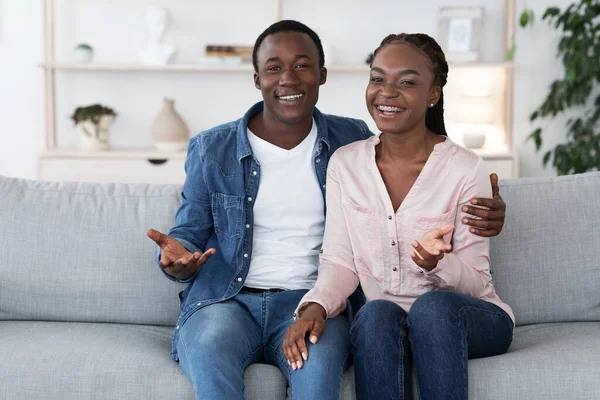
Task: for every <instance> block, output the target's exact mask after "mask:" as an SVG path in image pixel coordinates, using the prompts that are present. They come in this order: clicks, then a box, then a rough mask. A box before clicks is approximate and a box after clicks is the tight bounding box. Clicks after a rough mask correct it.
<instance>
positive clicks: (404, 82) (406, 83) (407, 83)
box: [400, 80, 415, 86]
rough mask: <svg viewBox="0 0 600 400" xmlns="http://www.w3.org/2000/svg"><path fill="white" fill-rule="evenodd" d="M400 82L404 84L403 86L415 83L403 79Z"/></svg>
mask: <svg viewBox="0 0 600 400" xmlns="http://www.w3.org/2000/svg"><path fill="white" fill-rule="evenodd" d="M400 84H401V85H404V86H411V85H414V84H415V83H414V82H413V81H406V80H404V81H400Z"/></svg>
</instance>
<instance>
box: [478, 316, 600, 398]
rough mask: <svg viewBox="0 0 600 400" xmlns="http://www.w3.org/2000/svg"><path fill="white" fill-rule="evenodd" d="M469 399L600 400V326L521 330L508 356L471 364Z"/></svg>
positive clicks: (547, 326)
mask: <svg viewBox="0 0 600 400" xmlns="http://www.w3.org/2000/svg"><path fill="white" fill-rule="evenodd" d="M469 398H470V399H489V400H512V399H528V400H535V399H540V400H541V399H570V400H575V399H581V400H584V399H585V400H588V399H599V398H600V322H572V323H556V324H540V325H528V326H521V327H517V328H516V330H515V335H514V338H513V343H512V345H511V347H510V349H509V351H508V353H506V354H504V355H501V356H498V357H489V358H483V359H478V360H471V361H469Z"/></svg>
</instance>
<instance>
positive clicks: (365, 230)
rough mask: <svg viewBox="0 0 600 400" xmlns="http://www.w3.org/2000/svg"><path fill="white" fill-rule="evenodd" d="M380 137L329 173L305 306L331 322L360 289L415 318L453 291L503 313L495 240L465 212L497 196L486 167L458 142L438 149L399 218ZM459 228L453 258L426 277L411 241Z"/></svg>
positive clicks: (350, 151) (350, 149) (358, 145)
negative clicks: (436, 293)
mask: <svg viewBox="0 0 600 400" xmlns="http://www.w3.org/2000/svg"><path fill="white" fill-rule="evenodd" d="M377 144H379V137H372V138H369V139H367V140H362V141H359V142H355V143H352V144H350V145H347V146H344V147H342V148H340V149H339V150H338V151H337V152H336V153H335V154H334V155H333V156H332V157H331V160H330V161H329V166H328V170H327V196H326V197H327V218H326V223H325V237H324V239H323V248H322V250H321V263H320V266H319V274H318V278H317V282H316V284H315V287H314V288H313V289H312V290H310V291H309V292H308V293H307V294H306V295H305V296H304V298H303V299H302V300H301V302H300V306H299V307H298V308H301V307H302V306H303V305H305V304H306V303H307V302H315V303H319V304H320V305H322V306H323V308H325V310H326V312H327V316H328V317H329V318H332V317H335V316H336V315H338V314H339V313H340V312H342V311H344V309H345V307H346V299H347V298H348V296H350V295H351V294H352V293H353V292H354V290H356V288H357V287H358V284H359V283H360V284H361V286H362V289H363V291H364V293H365V295H366V297H367V300H368V301H370V300H375V299H385V300H390V301H393V302H394V303H396V304H398V305H400V306H401V307H402V308H403V309H404V310H405V311H407V312H408V311H409V309H410V307H411V305H412V303H413V302H414V301H415V300H416V299H417V297H419V296H420V295H422V294H423V293H425V292H428V291H430V290H435V289H445V290H454V291H457V292H459V293H464V294H467V295H470V296H473V297H476V298H479V299H482V300H485V301H489V302H490V303H493V304H496V305H498V306H499V307H501V308H502V309H503V310H504V311H506V312H507V313H508V315H509V316H510V317H511V318H512V320H513V322H514V320H515V318H514V314H513V312H512V310H511V308H510V307H509V306H508V305H507V304H505V303H503V302H502V300H500V298H499V297H498V295H497V294H496V291H495V290H494V285H493V282H492V276H491V274H490V257H489V239H488V238H484V237H480V236H476V235H474V234H472V233H470V232H469V230H468V226H466V225H465V224H463V223H462V222H461V218H462V217H464V216H465V215H467V214H466V213H464V212H463V211H462V210H461V207H462V206H463V205H464V204H468V203H469V201H470V200H471V199H472V198H473V197H491V187H490V181H489V176H488V174H487V172H486V170H485V168H484V165H483V160H482V159H481V157H479V156H478V155H476V154H475V153H473V152H471V151H469V150H466V149H464V148H462V147H460V146H459V145H457V144H455V143H454V142H452V141H451V140H450V139H449V138H447V139H446V141H444V142H442V143H439V144H436V145H435V147H434V149H433V152H432V153H431V155H430V156H429V159H428V160H427V162H426V163H425V166H424V167H423V170H422V171H421V173H420V175H419V177H418V178H417V180H416V181H415V183H414V185H413V187H412V188H411V189H410V191H409V192H408V194H407V195H406V198H405V199H404V201H403V202H402V204H401V205H400V207H399V209H398V211H396V212H394V210H393V206H392V202H391V200H390V197H389V195H388V192H387V189H386V187H385V184H384V182H383V178H382V177H381V174H380V173H379V169H378V168H377V164H376V162H375V146H376V145H377ZM446 224H454V226H455V229H454V231H453V232H451V233H449V234H448V235H447V236H446V237H445V240H446V242H449V241H451V243H452V252H451V253H449V254H446V255H445V257H444V258H443V259H442V260H441V261H439V262H438V265H437V267H436V268H435V269H433V270H432V271H430V272H427V271H425V270H423V269H421V268H420V267H419V266H417V265H416V264H415V263H414V261H413V260H412V259H411V257H410V253H411V251H412V250H413V247H412V246H411V244H410V243H411V242H412V241H413V240H415V239H416V240H419V239H420V238H421V236H423V234H424V233H425V232H427V231H429V230H431V229H434V228H440V227H442V226H444V225H446Z"/></svg>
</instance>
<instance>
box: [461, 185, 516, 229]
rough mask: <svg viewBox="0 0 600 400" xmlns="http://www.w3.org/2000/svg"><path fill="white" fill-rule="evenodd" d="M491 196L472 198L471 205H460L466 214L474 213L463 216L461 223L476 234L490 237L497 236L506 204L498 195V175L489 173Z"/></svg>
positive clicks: (504, 215)
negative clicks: (471, 216)
mask: <svg viewBox="0 0 600 400" xmlns="http://www.w3.org/2000/svg"><path fill="white" fill-rule="evenodd" d="M490 181H491V183H492V198H491V199H485V198H474V199H471V204H473V205H472V206H462V210H463V211H464V212H466V213H467V214H471V215H474V216H475V218H467V217H464V218H463V219H462V222H463V224H465V225H469V226H471V228H469V231H470V232H471V233H473V234H475V235H477V236H483V237H492V236H497V235H499V234H500V232H501V231H502V227H503V226H504V218H505V217H506V204H505V203H504V200H502V197H500V188H499V187H498V175H496V174H491V175H490Z"/></svg>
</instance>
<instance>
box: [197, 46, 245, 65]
mask: <svg viewBox="0 0 600 400" xmlns="http://www.w3.org/2000/svg"><path fill="white" fill-rule="evenodd" d="M252 49H253V47H252V46H228V45H212V44H209V45H206V47H205V49H204V55H205V56H206V57H222V58H229V57H231V58H240V59H242V61H252Z"/></svg>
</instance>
